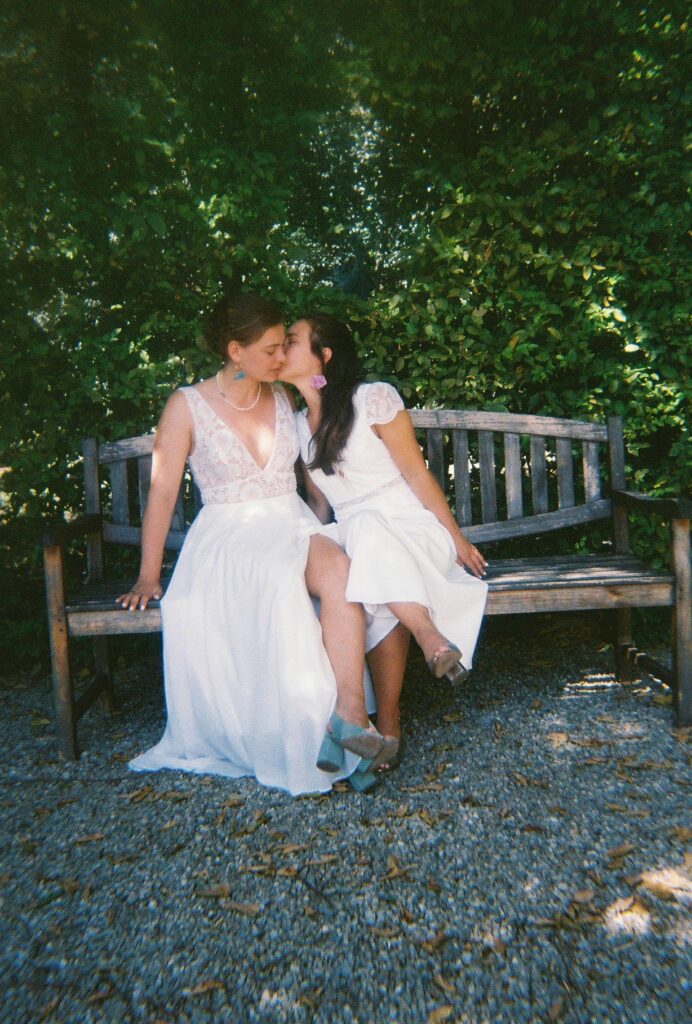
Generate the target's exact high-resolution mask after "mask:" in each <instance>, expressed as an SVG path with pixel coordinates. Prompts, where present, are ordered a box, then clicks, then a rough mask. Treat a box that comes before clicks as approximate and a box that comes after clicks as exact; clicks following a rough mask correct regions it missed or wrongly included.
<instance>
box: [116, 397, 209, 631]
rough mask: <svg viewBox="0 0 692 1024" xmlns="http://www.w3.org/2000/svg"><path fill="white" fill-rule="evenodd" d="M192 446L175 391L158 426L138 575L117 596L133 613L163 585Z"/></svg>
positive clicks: (184, 404) (188, 423)
mask: <svg viewBox="0 0 692 1024" xmlns="http://www.w3.org/2000/svg"><path fill="white" fill-rule="evenodd" d="M191 446H192V419H191V417H190V412H189V409H188V407H187V402H186V401H185V398H184V396H183V395H181V394H180V393H179V392H176V393H175V394H173V395H172V396H171V397H170V398H169V400H168V402H167V403H166V407H165V409H164V410H163V413H162V415H161V419H160V421H159V425H158V427H157V428H156V437H155V439H154V451H153V455H152V463H151V487H150V489H149V496H148V498H147V507H146V509H145V510H144V517H143V519H142V558H141V562H140V566H139V577H138V579H137V582H136V583H135V584H134V586H133V587H132V590H130V591H129V593H127V594H121V595H120V597H119V598H118V599H117V601H118V604H119V605H120V606H121V607H122V608H129V610H130V611H131V612H133V611H136V610H137V609H140V610H142V611H143V610H144V609H145V608H146V606H147V604H148V603H149V601H151V599H152V598H155V599H158V598H159V597H161V594H162V593H163V591H162V588H161V581H160V576H161V562H162V561H163V547H164V543H165V540H166V534H167V533H168V529H169V527H170V525H171V518H172V516H173V508H174V507H175V501H176V498H177V496H178V491H179V489H180V481H181V479H182V475H183V470H184V468H185V460H186V458H187V456H188V454H189V452H190V449H191Z"/></svg>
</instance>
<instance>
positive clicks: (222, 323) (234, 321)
mask: <svg viewBox="0 0 692 1024" xmlns="http://www.w3.org/2000/svg"><path fill="white" fill-rule="evenodd" d="M283 322H284V314H283V310H282V309H281V307H280V306H279V305H278V303H276V302H273V301H272V300H271V299H263V298H262V296H261V295H255V294H253V293H252V292H240V293H237V294H234V295H224V296H223V298H221V299H219V301H218V302H217V303H216V305H215V306H214V308H213V310H212V312H211V315H210V317H209V320H208V322H207V326H206V328H205V331H204V339H205V341H206V343H207V346H208V347H209V350H210V351H211V352H213V353H214V355H217V356H218V357H219V359H223V360H224V362H225V361H226V360H227V359H228V343H229V341H237V342H238V344H239V345H242V346H243V347H245V346H246V345H251V344H252V343H253V341H257V340H258V338H261V337H262V335H263V334H264V332H265V331H268V330H269V328H270V327H277V326H278V325H279V324H283Z"/></svg>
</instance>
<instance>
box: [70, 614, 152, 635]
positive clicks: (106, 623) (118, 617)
mask: <svg viewBox="0 0 692 1024" xmlns="http://www.w3.org/2000/svg"><path fill="white" fill-rule="evenodd" d="M160 632H161V609H160V608H147V609H146V610H145V611H143V612H140V611H137V612H126V611H123V610H122V609H116V610H113V611H102V612H95V611H91V612H72V613H71V614H70V618H69V633H70V636H125V635H129V634H130V633H160Z"/></svg>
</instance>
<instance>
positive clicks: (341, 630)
mask: <svg viewBox="0 0 692 1024" xmlns="http://www.w3.org/2000/svg"><path fill="white" fill-rule="evenodd" d="M350 564H351V563H350V559H349V558H348V556H347V555H345V554H344V552H343V551H342V550H341V548H340V547H339V546H338V545H337V544H335V543H334V542H333V541H331V540H329V538H327V537H322V536H320V535H319V534H315V535H314V536H312V537H311V538H310V549H309V552H308V561H307V566H306V569H305V582H306V585H307V588H308V592H309V593H310V594H312V595H313V596H314V597H318V598H319V600H320V622H321V624H322V637H323V640H324V646H325V650H326V651H327V657H328V658H329V660H330V662H331V665H332V668H333V670H334V676H335V678H336V694H337V696H336V713H337V715H339V717H340V718H343V719H344V720H345V721H347V722H351V723H353V724H354V725H359V726H361V727H363V728H367V727H368V725H369V719H368V713H367V711H366V710H365V696H364V693H363V662H364V657H365V655H364V651H365V613H364V611H363V607H362V605H360V604H354V603H353V602H351V601H347V600H346V583H347V581H348V572H349V567H350Z"/></svg>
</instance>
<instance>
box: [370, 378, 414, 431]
mask: <svg viewBox="0 0 692 1024" xmlns="http://www.w3.org/2000/svg"><path fill="white" fill-rule="evenodd" d="M403 408H404V403H403V401H402V400H401V396H400V395H399V392H398V391H397V390H396V388H393V387H392V385H391V384H385V383H384V381H378V382H377V383H376V384H368V385H367V387H366V391H365V416H366V419H367V421H368V426H370V427H371V426H372V425H373V424H374V423H391V421H392V420H393V419H394V417H395V416H396V414H397V413H398V412H401V410H402V409H403Z"/></svg>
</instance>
